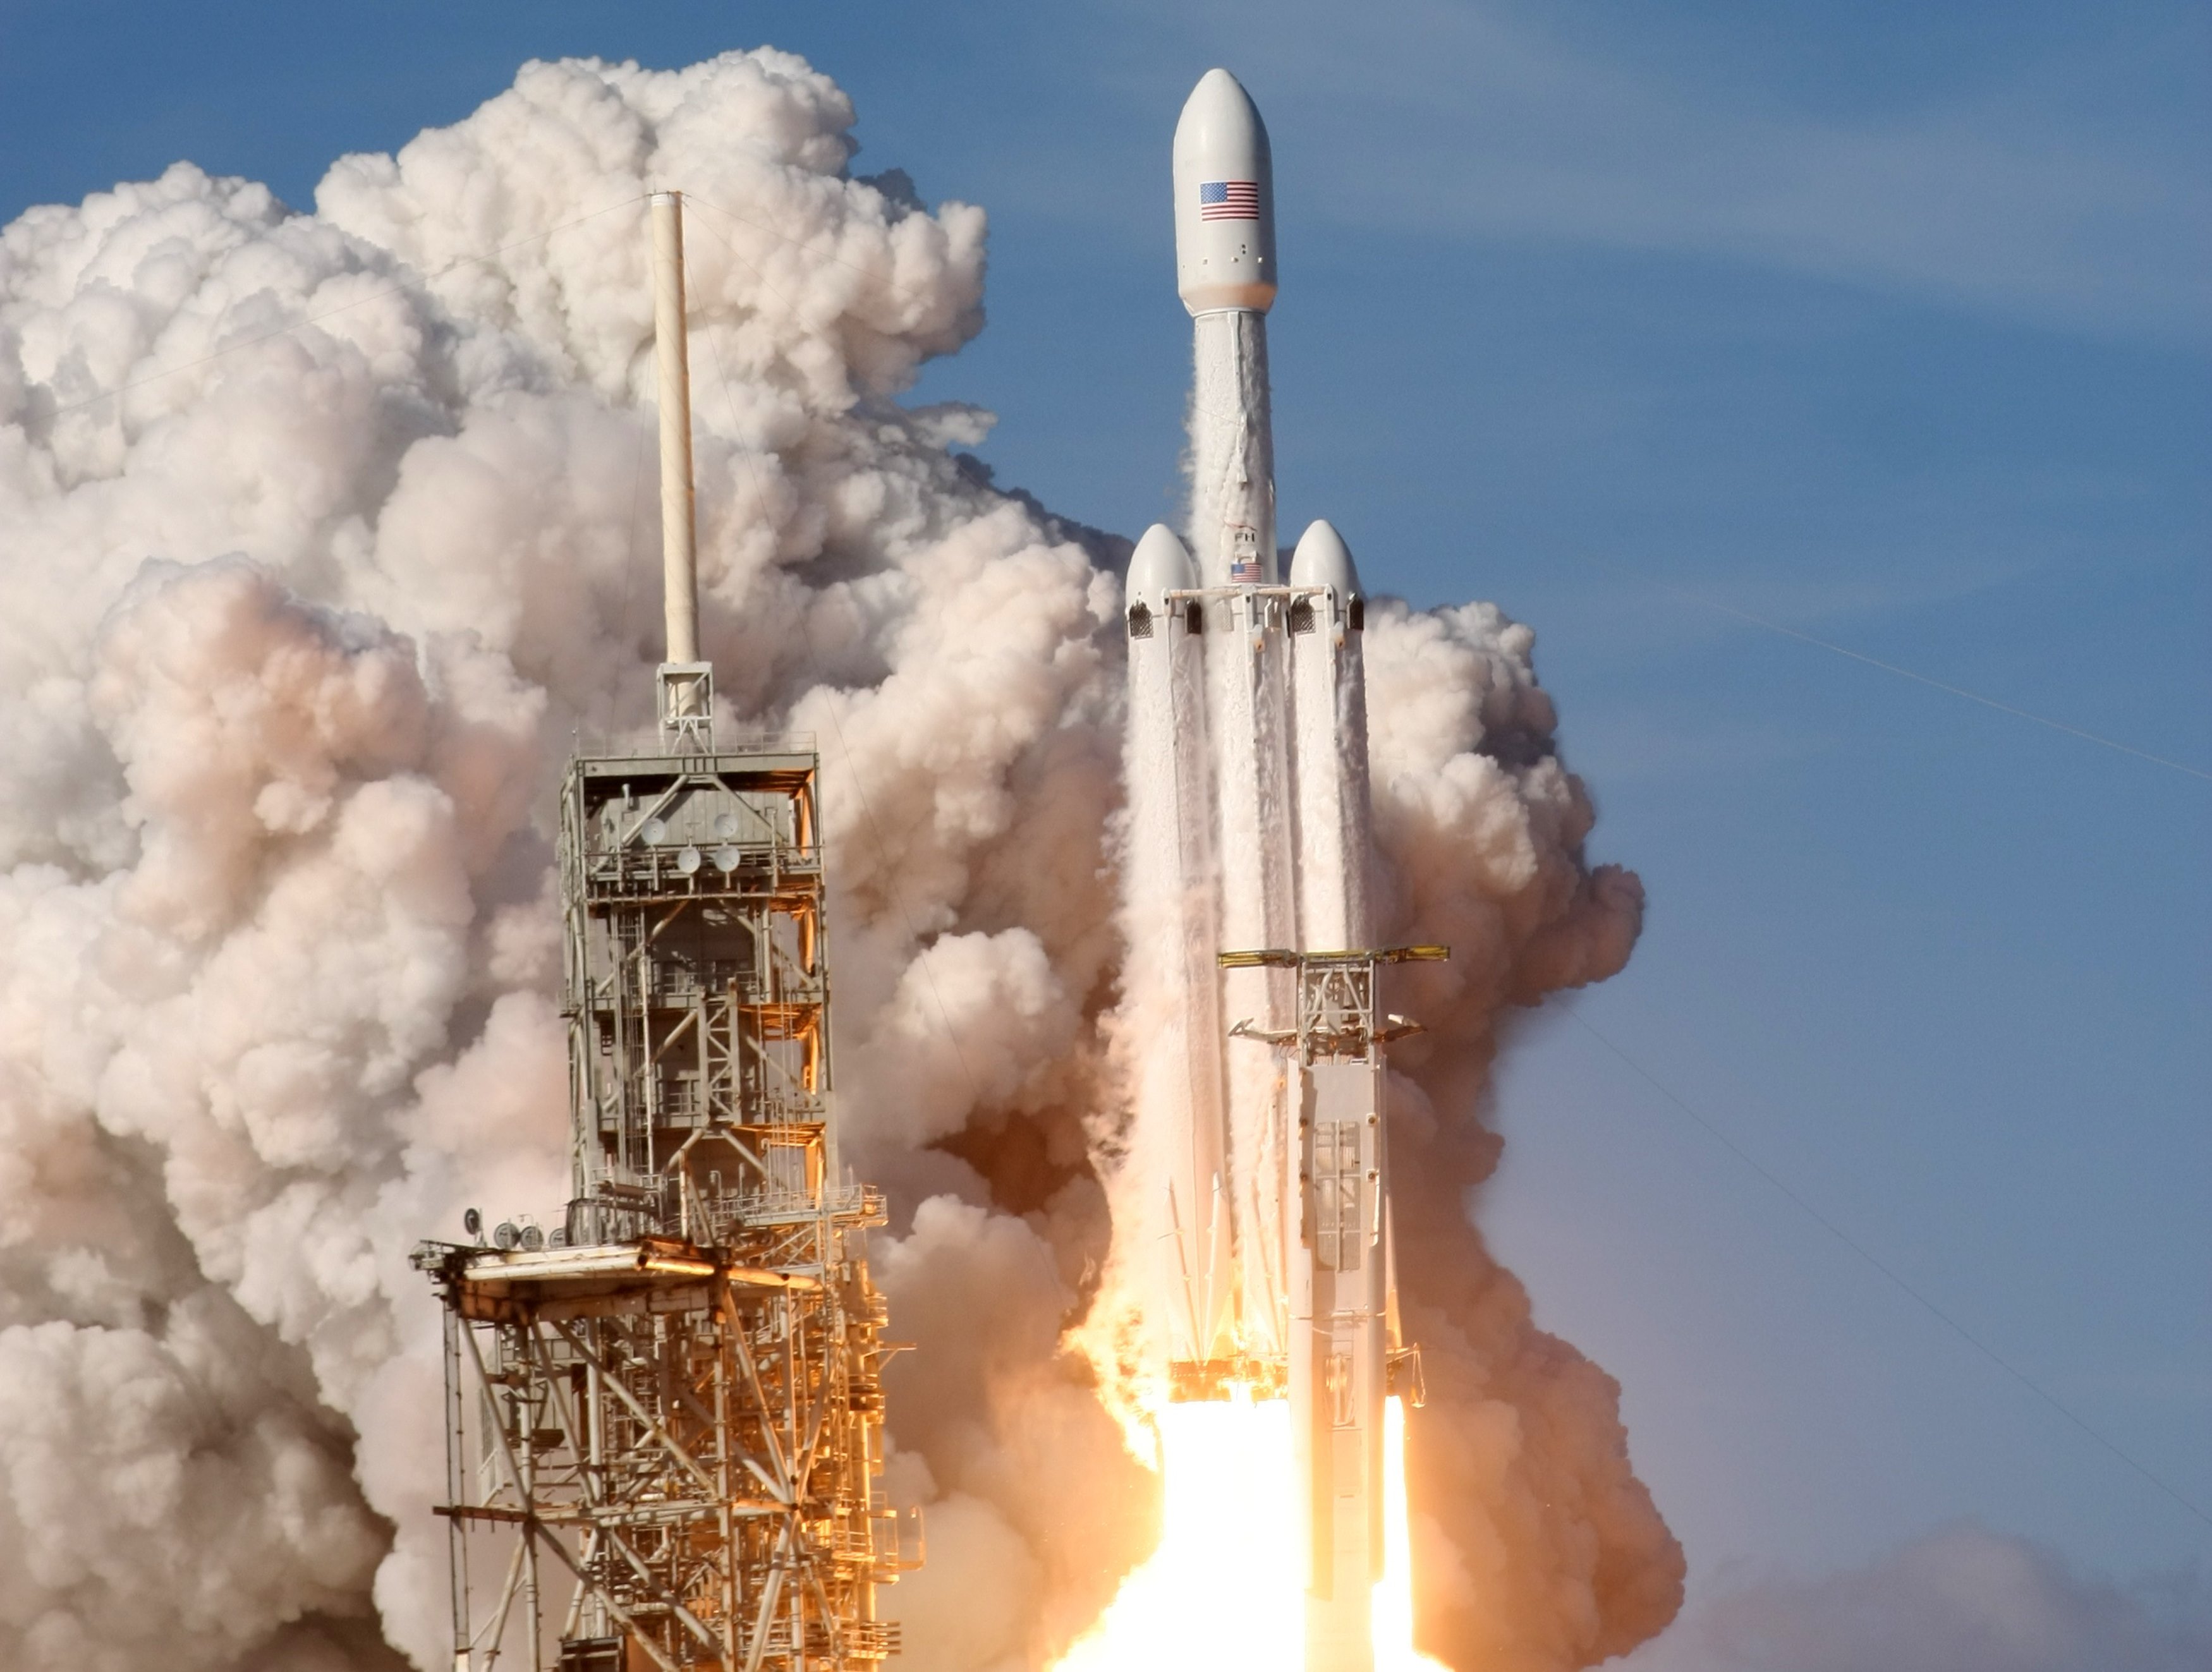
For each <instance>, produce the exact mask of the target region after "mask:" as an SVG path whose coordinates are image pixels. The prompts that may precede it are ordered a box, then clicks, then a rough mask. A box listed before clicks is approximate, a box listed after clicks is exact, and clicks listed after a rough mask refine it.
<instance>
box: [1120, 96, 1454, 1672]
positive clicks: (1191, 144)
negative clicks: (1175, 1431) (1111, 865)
mask: <svg viewBox="0 0 2212 1672" xmlns="http://www.w3.org/2000/svg"><path fill="white" fill-rule="evenodd" d="M1174 178H1175V217H1176V283H1177V289H1178V291H1179V292H1180V294H1181V295H1182V301H1183V304H1184V306H1185V307H1187V308H1188V311H1189V312H1190V313H1191V316H1192V319H1193V337H1194V344H1193V383H1192V396H1191V410H1190V424H1191V461H1192V462H1191V470H1192V484H1191V510H1190V526H1189V544H1188V546H1186V545H1185V544H1184V543H1183V541H1182V540H1181V539H1179V538H1177V537H1176V535H1175V533H1174V532H1171V531H1170V530H1169V529H1167V528H1165V527H1164V526H1153V527H1152V528H1151V529H1149V530H1147V531H1146V534H1145V536H1144V538H1143V539H1142V540H1141V541H1140V542H1139V544H1138V546H1137V549H1136V551H1135V553H1134V555H1133V557H1132V559H1131V562H1130V568H1129V575H1128V583H1127V627H1128V635H1129V680H1130V690H1129V697H1130V702H1129V715H1130V719H1129V733H1128V747H1129V771H1128V780H1129V800H1130V832H1131V836H1130V843H1129V848H1128V860H1127V863H1128V866H1129V875H1128V879H1127V897H1128V902H1129V906H1128V909H1129V911H1130V914H1131V918H1130V921H1131V927H1132V931H1133V935H1135V936H1136V937H1138V939H1139V944H1141V945H1146V946H1147V947H1152V948H1160V949H1164V948H1170V947H1180V948H1182V949H1185V950H1184V952H1183V953H1182V956H1181V957H1180V958H1176V957H1173V956H1169V957H1167V958H1165V959H1164V962H1166V963H1167V964H1170V965H1171V966H1172V967H1170V968H1166V969H1163V970H1158V971H1156V972H1155V973H1156V974H1157V975H1158V977H1160V978H1161V979H1162V980H1163V981H1164V982H1165V984H1166V988H1167V989H1168V991H1167V996H1168V998H1169V999H1170V1000H1171V1002H1170V1003H1169V1004H1166V1005H1164V1006H1163V1012H1164V1013H1163V1015H1162V1016H1161V1017H1160V1018H1158V1020H1157V1022H1156V1024H1155V1031H1154V1033H1153V1034H1152V1037H1151V1039H1150V1041H1149V1043H1148V1047H1147V1049H1146V1051H1145V1052H1144V1053H1143V1054H1142V1055H1141V1058H1140V1067H1139V1074H1140V1077H1141V1078H1140V1083H1139V1086H1138V1087H1137V1097H1138V1103H1139V1110H1141V1111H1144V1114H1143V1118H1145V1119H1146V1120H1147V1121H1154V1122H1158V1126H1157V1128H1155V1130H1157V1131H1158V1133H1159V1134H1160V1135H1161V1136H1162V1138H1163V1140H1164V1141H1163V1142H1161V1143H1160V1144H1159V1145H1158V1155H1159V1157H1160V1158H1161V1164H1162V1165H1163V1166H1164V1175H1165V1176H1164V1177H1163V1178H1162V1179H1161V1180H1160V1186H1159V1194H1160V1196H1161V1198H1162V1200H1161V1201H1160V1202H1159V1204H1158V1209H1159V1217H1160V1225H1159V1234H1158V1236H1157V1237H1154V1238H1153V1239H1152V1246H1153V1247H1154V1248H1156V1249H1158V1250H1160V1252H1159V1254H1158V1256H1157V1257H1158V1267H1157V1268H1156V1273H1155V1280H1154V1284H1153V1287H1152V1292H1153V1293H1154V1294H1155V1295H1157V1296H1158V1297H1160V1298H1161V1300H1162V1304H1163V1308H1164V1319H1163V1320H1161V1321H1160V1322H1159V1323H1158V1329H1157V1333H1158V1337H1159V1338H1160V1339H1161V1340H1162V1342H1163V1346H1164V1351H1165V1353H1166V1356H1167V1358H1168V1359H1169V1361H1170V1362H1169V1370H1170V1388H1171V1389H1172V1394H1173V1396H1175V1397H1179V1398H1207V1397H1216V1396H1221V1395H1222V1394H1223V1393H1224V1391H1225V1389H1227V1388H1230V1387H1232V1386H1239V1385H1241V1386H1244V1387H1248V1388H1251V1389H1255V1391H1256V1392H1257V1394H1258V1395H1259V1396H1261V1397H1285V1396H1286V1397H1287V1398H1288V1400H1289V1402H1290V1405H1291V1426H1292V1430H1293V1433H1294V1436H1295V1440H1294V1445H1293V1456H1292V1457H1291V1459H1288V1460H1286V1462H1287V1463H1288V1465H1289V1466H1291V1467H1292V1468H1295V1470H1296V1472H1297V1502H1298V1504H1299V1505H1300V1511H1301V1515H1300V1518H1301V1522H1302V1528H1301V1531H1302V1533H1303V1535H1304V1536H1303V1538H1302V1540H1301V1546H1302V1548H1303V1549H1304V1553H1305V1564H1304V1566H1305V1570H1306V1572H1305V1579H1306V1586H1305V1590H1306V1622H1305V1639H1306V1655H1305V1667H1306V1672H1372V1669H1373V1666H1374V1652H1373V1646H1372V1632H1373V1626H1372V1621H1371V1618H1370V1613H1371V1607H1370V1605H1371V1596H1372V1590H1373V1586H1374V1584H1375V1582H1376V1580H1377V1579H1379V1578H1381V1577H1382V1572H1383V1503H1384V1493H1383V1456H1384V1438H1383V1423H1384V1410H1385V1403H1386V1400H1387V1398H1388V1396H1389V1393H1390V1392H1391V1391H1392V1387H1391V1383H1392V1379H1393V1376H1394V1372H1395V1370H1396V1368H1397V1366H1399V1365H1400V1364H1401V1361H1405V1362H1406V1365H1407V1384H1408V1385H1407V1391H1408V1392H1411V1391H1412V1390H1413V1381H1414V1378H1415V1376H1416V1374H1417V1372H1414V1371H1413V1370H1412V1367H1411V1363H1410V1359H1411V1355H1410V1354H1408V1353H1404V1352H1403V1351H1402V1350H1401V1344H1400V1343H1399V1341H1397V1339H1396V1324H1395V1299H1394V1294H1393V1284H1392V1262H1391V1253H1390V1247H1389V1237H1390V1231H1389V1225H1390V1219H1389V1180H1388V1162H1387V1157H1386V1155H1385V1146H1384V1125H1383V1086H1384V1068H1383V1055H1382V1049H1383V1045H1384V1044H1385V1043H1387V1042H1388V1040H1389V1038H1390V1037H1394V1035H1395V1033H1396V1032H1398V1031H1403V1030H1402V1029H1401V1028H1399V1027H1396V1026H1394V1025H1391V1023H1392V1022H1393V1020H1394V1019H1395V1018H1384V1017H1383V1016H1382V1015H1381V1013H1380V1012H1378V1011H1377V1010H1376V970H1377V967H1378V965H1379V964H1383V963H1387V962H1395V961H1397V960H1398V959H1401V958H1407V957H1436V956H1441V955H1442V954H1441V949H1436V948H1400V949H1396V950H1395V951H1392V952H1375V951H1370V950H1363V949H1365V948H1368V947H1369V946H1370V937H1371V934H1372V926H1371V923H1370V913H1369V904H1368V872H1369V821H1370V812H1369V790H1368V775H1367V713H1366V695H1365V682H1364V670H1363V666H1362V660H1361V654H1360V644H1361V637H1362V632H1363V629H1364V626H1365V621H1364V609H1365V605H1364V599H1363V598H1362V596H1361V593H1360V588H1359V580H1358V572H1357V569H1356V568H1355V567H1354V565H1353V562H1352V554H1351V552H1350V550H1348V549H1347V548H1346V544H1345V542H1344V540H1343V538H1342V537H1341V536H1340V535H1339V534H1338V532H1336V530H1335V529H1334V528H1333V527H1332V526H1330V525H1328V523H1326V522H1316V523H1315V524H1313V525H1312V526H1310V528H1308V529H1307V530H1306V532H1305V533H1304V536H1303V537H1302V538H1300V540H1299V541H1298V544H1297V550H1296V551H1295V552H1294V553H1293V554H1292V556H1291V571H1290V575H1289V577H1288V579H1287V581H1285V579H1284V578H1283V577H1282V575H1280V572H1279V562H1278V559H1277V556H1276V546H1275V490H1274V460H1273V441H1272V437H1271V434H1270V428H1269V392H1268V384H1267V318H1266V316H1267V309H1268V307H1270V306H1271V305H1272V304H1273V301H1274V298H1275V294H1276V286H1277V269H1276V255H1275V234H1274V203H1273V165H1272V161H1271V159H1270V155H1269V150H1268V144H1267V129H1266V127H1265V126H1264V125H1263V124H1262V123H1261V119H1260V114H1259V112H1258V111H1257V110H1256V109H1255V107H1254V106H1253V104H1252V101H1251V100H1250V98H1249V96H1248V95H1247V94H1245V92H1244V89H1243V88H1242V87H1241V86H1239V85H1238V83H1237V80H1236V78H1235V77H1234V76H1231V75H1230V74H1229V73H1228V71H1226V70H1209V71H1208V72H1207V73H1206V76H1205V77H1204V79H1202V80H1201V81H1200V82H1199V84H1198V86H1197V88H1195V89H1194V91H1193V92H1192V94H1191V95H1190V99H1189V100H1188V103H1187V104H1186V105H1185V106H1184V108H1183V112H1182V119H1181V121H1180V122H1179V123H1178V125H1177V126H1176V137H1175V167H1174ZM1270 1047H1272V1049H1269V1048H1270Z"/></svg>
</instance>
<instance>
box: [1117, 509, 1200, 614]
mask: <svg viewBox="0 0 2212 1672" xmlns="http://www.w3.org/2000/svg"><path fill="white" fill-rule="evenodd" d="M1197 585H1198V565H1197V564H1195V563H1194V562H1191V560H1190V553H1189V551H1188V550H1187V549H1186V548H1185V547H1184V545H1183V543H1182V541H1181V540H1179V539H1177V538H1176V536H1175V531H1174V530H1173V529H1171V528H1170V527H1169V526H1167V525H1166V524H1165V523H1164V522H1156V523H1154V524H1153V525H1152V526H1151V527H1150V528H1147V529H1146V531H1145V537H1144V538H1142V539H1140V540H1139V541H1138V542H1137V549H1136V550H1134V551H1133V552H1132V553H1130V554H1129V579H1128V581H1127V585H1126V587H1124V588H1123V590H1124V592H1125V593H1126V594H1127V605H1128V607H1129V612H1130V616H1131V618H1132V622H1133V621H1134V617H1135V615H1136V612H1137V611H1139V610H1142V611H1145V613H1146V615H1148V616H1150V617H1154V618H1155V619H1157V618H1158V617H1160V616H1163V615H1164V614H1166V613H1167V610H1168V599H1167V595H1168V594H1169V593H1170V592H1182V591H1186V590H1188V589H1189V588H1191V587H1196V586H1197Z"/></svg>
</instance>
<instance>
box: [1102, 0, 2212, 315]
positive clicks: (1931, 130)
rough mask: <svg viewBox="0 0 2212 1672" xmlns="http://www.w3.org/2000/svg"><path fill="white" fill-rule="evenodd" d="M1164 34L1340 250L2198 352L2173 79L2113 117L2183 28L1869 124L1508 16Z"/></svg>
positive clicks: (1238, 20) (1401, 4) (2181, 122)
mask: <svg viewBox="0 0 2212 1672" xmlns="http://www.w3.org/2000/svg"><path fill="white" fill-rule="evenodd" d="M1141 3H1142V4H1143V5H1144V7H1145V8H1146V9H1148V10H1149V9H1157V7H1156V5H1155V0H1141ZM1263 12H1264V15H1265V19H1266V24H1265V27H1261V26H1260V23H1259V20H1260V18H1261V15H1262V13H1263ZM1993 16H1994V14H1993ZM1162 27H1163V29H1164V30H1165V31H1166V32H1167V33H1168V34H1169V36H1170V38H1173V37H1174V36H1175V35H1178V34H1179V35H1181V36H1182V42H1183V45H1182V48H1181V53H1182V55H1187V54H1188V53H1189V52H1209V53H1214V54H1218V55H1219V56H1221V57H1222V58H1225V59H1233V60H1234V61H1235V62H1236V63H1237V64H1239V65H1240V66H1241V67H1242V73H1244V74H1245V75H1246V76H1247V78H1248V79H1249V80H1250V81H1251V82H1252V83H1253V85H1254V86H1255V88H1258V89H1260V90H1261V92H1262V94H1264V98H1265V102H1266V104H1267V109H1268V110H1269V111H1270V112H1274V113H1275V114H1276V126H1277V128H1278V129H1279V135H1278V138H1277V149H1278V153H1279V165H1280V164H1281V163H1282V162H1283V161H1285V154H1288V161H1290V162H1291V164H1293V165H1294V166H1291V167H1279V172H1280V173H1281V174H1282V177H1283V180H1284V182H1285V189H1286V190H1288V191H1290V192H1304V194H1306V195H1307V196H1308V197H1309V198H1310V200H1311V202H1312V204H1313V205H1314V207H1315V208H1316V209H1317V210H1319V211H1320V212H1321V213H1322V214H1323V215H1325V216H1328V217H1330V218H1331V219H1334V220H1335V221H1336V222H1339V223H1340V225H1345V226H1358V227H1369V228H1389V229H1391V230H1395V231H1401V232H1415V233H1419V232H1431V233H1434V234H1438V235H1441V236H1443V237H1447V238H1458V237H1468V236H1487V237H1507V238H1539V239H1552V240H1572V241H1586V242H1591V243H1596V244H1601V245H1607V246H1616V247H1626V248H1637V249H1650V250H1665V251H1677V252H1685V253H1699V254H1707V255H1717V256H1722V257H1726V258H1736V259H1741V260H1745V261H1748V262H1753V263H1758V264H1767V265H1771V266H1776V267H1779V268H1784V269H1788V270H1791V271H1800V272H1803V273H1808V274H1812V275H1815V276H1820V277H1829V278H1832V279H1836V280H1839V281H1844V282H1848V283H1860V284H1867V285H1871V286H1875V287H1878V288H1883V289H1895V290H1900V291H1905V292H1910V293H1913V294H1917V295H1925V296H1928V297H1930V298H1933V299H1938V300H1943V301H1952V302H1955V303H1961V304H1965V305H1968V306H1974V307H1990V308H1995V309H1998V310H2002V311H2003V312H2005V313H2009V314H2012V315H2015V316H2018V317H2023V318H2027V319H2033V320H2037V321H2040V322H2045V323H2049V324H2054V325H2061V326H2064V327H2068V328H2087V329H2091V330H2093V331H2097V332H2098V333H2100V334H2110V333H2119V334H2124V335H2139V336H2146V337H2152V338H2156V339H2166V340H2177V341H2187V342H2191V343H2196V344H2203V343H2205V342H2208V341H2212V287H2208V286H2207V284H2206V283H2205V282H2204V278H2203V275H2204V274H2205V272H2206V271H2212V185H2208V179H2212V175H2208V173H2207V171H2206V170H2205V169H2204V167H2203V151H2204V149H2205V144H2204V133H2203V125H2202V124H2201V123H2200V122H2198V121H2197V119H2195V118H2194V117H2193V116H2192V115H2191V99H2190V98H2189V96H2188V89H2187V88H2186V86H2185V85H2180V84H2179V82H2185V80H2186V76H2179V77H2177V78H2176V80H2177V83H2178V84H2177V85H2176V87H2175V89H2174V96H2173V99H2172V108H2171V109H2170V110H2169V109H2166V107H2164V106H2162V105H2161V104H2160V102H2159V101H2157V100H2153V101H2151V103H2150V104H2149V105H2148V106H2146V105H2145V104H2144V102H2143V101H2142V99H2141V97H2140V96H2139V94H2136V93H2135V92H2134V91H2132V89H2136V88H2140V87H2141V86H2142V85H2145V84H2153V85H2155V84H2156V83H2157V82H2160V80H2161V79H2164V78H2161V77H2160V76H2153V75H2148V74H2146V73H2145V72H2146V70H2147V69H2148V68H2149V67H2152V66H2156V65H2158V64H2161V63H2165V62H2171V61H2173V60H2175V59H2177V58H2179V59H2183V60H2186V58H2188V56H2189V55H2191V54H2192V53H2197V52H2200V51H2201V48H2202V46H2203V41H2202V40H2201V36H2202V34H2203V29H2202V27H2201V26H2199V25H2196V24H2193V23H2191V22H2189V21H2177V22H2176V23H2174V24H2172V26H2170V27H2163V28H2161V27H2143V28H2142V29H2140V30H2138V31H2136V32H2133V33H2130V34H2129V35H2128V36H2126V37H2125V38H2124V39H2123V40H2116V41H2115V42H2113V43H2110V44H2107V45H2106V46H2102V47H2101V48H2099V49H2097V50H2094V51H2090V52H2075V53H2070V54H2069V55H2065V56H2063V57H2062V56H2060V55H2059V54H2058V53H2057V52H2056V50H2055V49H2054V52H2053V53H2052V54H2051V56H2050V57H2048V58H2044V59H2041V60H2038V61H2033V62H2030V63H2027V64H2023V65H2021V67H2019V68H2017V69H2016V70H2015V71H2014V72H2013V73H2012V74H2011V75H2010V76H2009V77H2008V78H2006V79H2002V80H1999V81H1996V82H1990V81H1987V80H1984V81H1981V82H1977V83H1975V84H1972V85H1971V86H1966V85H1961V86H1959V87H1956V88H1951V89H1948V90H1946V89H1943V88H1930V89H1928V90H1926V91H1925V92H1924V93H1923V94H1922V95H1921V96H1920V97H1919V98H1918V99H1917V100H1915V101H1913V102H1911V104H1909V105H1907V106H1904V107H1899V106H1898V105H1897V104H1896V103H1895V102H1894V101H1892V102H1889V103H1887V104H1885V105H1884V106H1881V107H1880V108H1869V109H1865V110H1863V111H1851V110H1849V109H1844V110H1842V111H1838V109H1836V108H1833V107H1832V105H1831V106H1824V107H1823V108H1820V109H1813V108H1808V107H1807V106H1805V104H1804V103H1803V102H1802V100H1800V101H1797V102H1795V103H1793V102H1792V100H1790V98H1789V97H1787V96H1786V95H1785V94H1784V93H1783V92H1782V91H1781V90H1780V89H1778V88H1775V87H1773V86H1771V85H1767V84H1765V83H1763V82H1760V81H1759V79H1758V78H1757V76H1756V74H1755V72H1753V71H1751V70H1746V69H1743V68H1742V67H1741V66H1738V67H1737V68H1736V69H1735V70H1732V71H1730V72H1728V73H1725V74H1717V75H1716V76H1709V77H1701V78H1699V79H1698V80H1697V81H1696V82H1694V83H1692V82H1690V81H1688V80H1687V79H1686V78H1685V76H1683V74H1682V73H1681V71H1680V69H1679V68H1678V67H1674V66H1662V65H1660V64H1652V63H1649V62H1639V61H1638V57H1637V55H1636V50H1637V49H1636V45H1635V43H1634V42H1633V41H1632V40H1628V39H1626V38H1623V39H1621V40H1618V41H1613V42H1608V41H1607V40H1604V39H1602V38H1597V39H1593V38H1592V37H1590V35H1589V33H1588V32H1587V31H1585V32H1584V33H1583V35H1582V36H1580V37H1579V38H1577V39H1575V40H1567V39H1566V38H1565V37H1564V35H1563V34H1562V33H1560V32H1559V29H1558V28H1557V27H1556V26H1555V24H1554V22H1553V19H1552V18H1551V17H1550V16H1549V15H1547V14H1545V13H1542V12H1540V11H1538V10H1536V9H1534V8H1531V7H1527V6H1522V5H1515V4H1500V3H1478V4H1466V3H1445V0H1380V3H1375V4H1370V5H1365V6H1361V7H1358V8H1346V7H1342V6H1337V5H1324V4H1319V3H1315V0H1290V3H1281V4H1271V5H1268V6H1267V7H1265V8H1256V7H1255V8H1249V9H1229V8H1214V9H1210V10H1209V11H1208V12H1206V14H1205V15H1204V16H1203V17H1199V18H1191V17H1188V16H1187V15H1185V14H1184V13H1182V11H1181V10H1178V11H1177V12H1176V17H1175V20H1174V21H1173V22H1172V23H1170V22H1168V21H1163V23H1162ZM1869 27H1879V26H1878V25H1873V24H1870V25H1869ZM1833 102H1837V103H1841V102H1846V101H1833ZM1293 114H1294V115H1295V121H1293V120H1291V117H1292V116H1293Z"/></svg>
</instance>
